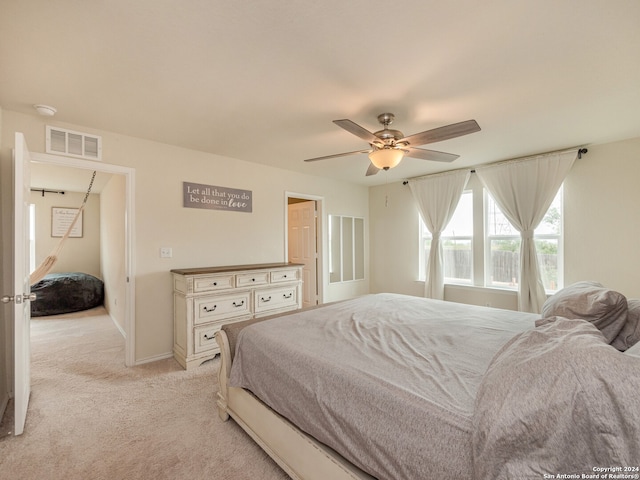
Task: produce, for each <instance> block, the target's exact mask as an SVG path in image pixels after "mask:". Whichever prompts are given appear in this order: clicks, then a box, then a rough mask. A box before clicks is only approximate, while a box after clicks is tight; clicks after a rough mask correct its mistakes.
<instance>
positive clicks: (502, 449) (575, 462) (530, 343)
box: [473, 317, 640, 480]
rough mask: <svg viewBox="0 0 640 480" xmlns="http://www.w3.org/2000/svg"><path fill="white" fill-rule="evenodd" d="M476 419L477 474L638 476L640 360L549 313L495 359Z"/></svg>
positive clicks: (588, 328)
mask: <svg viewBox="0 0 640 480" xmlns="http://www.w3.org/2000/svg"><path fill="white" fill-rule="evenodd" d="M473 426H474V429H473V456H474V469H475V478H477V479H478V480H508V479H541V478H598V479H601V478H639V477H640V472H639V469H640V358H639V357H636V356H633V355H630V354H625V353H621V352H619V351H618V350H616V349H615V348H614V347H612V346H610V345H608V344H607V342H606V340H605V337H604V336H603V335H602V333H601V332H600V331H599V330H598V329H597V328H596V327H594V326H593V325H592V324H591V323H589V322H586V321H584V320H568V319H565V318H560V317H553V318H549V319H545V320H544V321H541V322H538V328H536V329H534V330H529V331H527V332H524V333H522V334H519V335H516V336H515V337H514V338H513V339H512V340H511V341H510V342H509V343H508V344H507V345H505V346H504V347H503V348H502V349H501V350H500V352H498V354H497V355H496V356H495V358H494V360H493V361H492V362H491V364H490V366H489V369H488V371H487V373H486V374H485V376H484V379H483V381H482V384H481V386H480V389H479V391H478V396H477V399H476V408H475V412H474V417H473ZM545 475H546V476H545Z"/></svg>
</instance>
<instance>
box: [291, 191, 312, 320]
mask: <svg viewBox="0 0 640 480" xmlns="http://www.w3.org/2000/svg"><path fill="white" fill-rule="evenodd" d="M288 208H289V215H288V217H289V218H288V225H289V232H288V245H289V261H290V262H292V263H301V264H303V265H304V266H303V267H302V282H303V283H302V306H303V307H309V306H311V305H317V303H318V290H317V273H316V269H317V257H318V255H317V244H316V202H315V201H313V200H311V201H308V202H300V203H293V204H291V205H289V207H288Z"/></svg>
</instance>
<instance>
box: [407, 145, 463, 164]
mask: <svg viewBox="0 0 640 480" xmlns="http://www.w3.org/2000/svg"><path fill="white" fill-rule="evenodd" d="M407 150H408V152H407V153H406V154H405V155H406V156H407V157H411V158H420V159H422V160H431V161H434V162H453V161H454V160H455V159H456V158H458V157H460V155H455V154H453V153H445V152H437V151H436V150H425V149H424V148H415V147H412V148H411V147H410V148H408V149H407Z"/></svg>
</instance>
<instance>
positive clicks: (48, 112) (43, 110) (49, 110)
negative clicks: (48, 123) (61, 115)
mask: <svg viewBox="0 0 640 480" xmlns="http://www.w3.org/2000/svg"><path fill="white" fill-rule="evenodd" d="M33 108H35V109H36V111H37V112H38V113H39V114H40V115H42V116H43V117H53V116H54V115H55V114H56V112H57V110H56V109H55V108H54V107H50V106H49V105H34V106H33Z"/></svg>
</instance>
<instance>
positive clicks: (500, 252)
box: [418, 178, 564, 293]
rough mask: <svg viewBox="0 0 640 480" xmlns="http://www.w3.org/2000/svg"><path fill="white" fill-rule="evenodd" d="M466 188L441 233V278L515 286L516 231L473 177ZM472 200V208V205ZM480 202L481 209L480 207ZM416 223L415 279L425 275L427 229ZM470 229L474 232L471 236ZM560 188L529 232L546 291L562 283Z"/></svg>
mask: <svg viewBox="0 0 640 480" xmlns="http://www.w3.org/2000/svg"><path fill="white" fill-rule="evenodd" d="M472 180H474V179H473V178H472V179H471V180H470V182H469V185H468V188H469V187H470V188H471V190H468V191H465V192H464V193H463V194H462V197H461V198H460V202H459V203H458V206H457V208H456V211H455V213H454V215H453V218H452V219H451V222H450V223H449V225H447V228H446V230H445V231H444V232H443V233H442V237H441V238H442V247H443V248H442V250H443V261H444V278H445V283H449V284H466V285H476V286H480V287H482V286H486V287H492V288H506V289H513V290H516V289H517V288H518V279H519V276H520V233H519V232H518V230H516V229H515V228H513V226H511V224H510V223H509V221H508V220H507V218H506V217H505V216H504V214H503V213H502V212H501V211H500V208H499V207H498V206H497V205H496V203H495V201H494V200H493V198H491V195H489V193H488V192H486V191H485V190H484V188H483V187H482V185H481V184H480V182H479V181H472ZM474 199H475V201H476V204H477V208H474ZM483 203H484V208H483ZM418 222H419V225H420V228H419V231H420V252H419V253H420V255H419V257H420V259H419V261H420V267H419V279H420V280H425V276H426V274H425V268H424V267H425V261H426V258H427V257H428V256H429V249H430V247H431V233H429V230H427V228H426V226H425V225H424V222H423V221H422V218H421V217H420V216H418ZM474 232H475V236H474ZM562 235H563V232H562V188H560V190H559V192H558V194H557V195H556V198H555V199H554V201H553V203H552V204H551V206H550V207H549V210H548V211H547V213H546V215H545V216H544V218H543V220H542V222H540V225H539V226H538V228H536V230H535V232H534V241H535V243H536V251H537V254H538V264H539V266H540V273H541V276H542V282H543V285H544V287H545V289H546V290H547V292H550V293H551V292H555V291H557V290H559V289H560V288H562V286H563V284H564V278H563V249H562V245H563V240H562Z"/></svg>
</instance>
